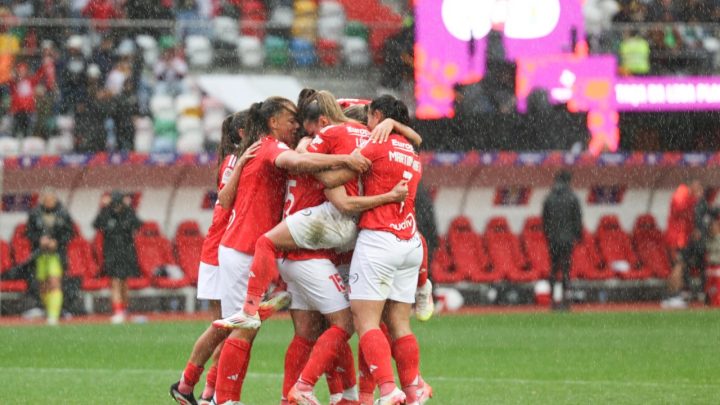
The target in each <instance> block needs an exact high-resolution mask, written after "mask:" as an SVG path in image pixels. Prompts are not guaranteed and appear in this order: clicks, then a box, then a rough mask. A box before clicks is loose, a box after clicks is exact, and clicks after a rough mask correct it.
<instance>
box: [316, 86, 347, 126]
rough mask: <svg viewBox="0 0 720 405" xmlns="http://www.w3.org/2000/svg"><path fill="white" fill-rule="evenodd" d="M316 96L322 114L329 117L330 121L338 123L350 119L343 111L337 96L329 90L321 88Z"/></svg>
mask: <svg viewBox="0 0 720 405" xmlns="http://www.w3.org/2000/svg"><path fill="white" fill-rule="evenodd" d="M314 98H315V100H316V101H317V103H318V107H319V108H320V114H322V115H324V116H325V117H327V119H328V120H330V122H332V123H335V124H338V123H344V122H349V121H350V118H348V117H346V116H345V114H344V113H343V111H342V109H341V108H340V104H338V102H337V99H335V96H333V94H332V93H330V92H329V91H326V90H320V91H318V92H317V93H316V94H315V96H314Z"/></svg>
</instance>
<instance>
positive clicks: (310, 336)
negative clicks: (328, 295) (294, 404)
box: [282, 286, 323, 403]
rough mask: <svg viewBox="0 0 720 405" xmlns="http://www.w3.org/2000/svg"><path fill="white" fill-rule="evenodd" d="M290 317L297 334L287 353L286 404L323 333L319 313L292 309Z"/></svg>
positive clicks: (284, 387)
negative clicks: (316, 342)
mask: <svg viewBox="0 0 720 405" xmlns="http://www.w3.org/2000/svg"><path fill="white" fill-rule="evenodd" d="M288 287H289V286H288ZM291 294H292V292H291ZM293 305H295V300H293ZM299 306H303V305H299ZM290 316H291V317H292V320H293V326H294V328H295V334H294V336H293V339H292V340H291V341H290V344H289V345H288V348H287V351H286V352H285V372H284V374H283V386H282V400H283V401H285V402H287V398H288V393H289V392H290V390H291V389H292V387H293V386H294V385H295V383H296V382H297V380H298V378H300V373H302V370H303V368H304V367H305V364H307V361H308V359H309V358H310V353H311V352H312V349H313V346H314V345H315V341H316V340H317V338H318V337H319V336H320V334H321V333H322V329H321V328H319V327H318V326H319V325H323V317H322V314H320V313H319V312H317V311H310V310H307V309H291V310H290ZM287 403H289V402H287Z"/></svg>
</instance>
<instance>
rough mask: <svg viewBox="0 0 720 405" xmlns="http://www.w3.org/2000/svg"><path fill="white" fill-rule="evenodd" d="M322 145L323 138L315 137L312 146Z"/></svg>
mask: <svg viewBox="0 0 720 405" xmlns="http://www.w3.org/2000/svg"><path fill="white" fill-rule="evenodd" d="M321 143H323V140H322V138H320V137H319V136H317V135H315V137H314V138H313V140H312V143H311V144H312V145H320V144H321Z"/></svg>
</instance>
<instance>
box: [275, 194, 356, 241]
mask: <svg viewBox="0 0 720 405" xmlns="http://www.w3.org/2000/svg"><path fill="white" fill-rule="evenodd" d="M285 223H286V224H287V226H288V229H289V230H290V235H292V237H293V240H294V241H295V243H296V244H297V245H298V246H299V247H301V248H303V249H308V250H319V249H337V250H338V251H340V252H345V251H348V250H351V249H352V248H353V246H354V245H355V240H356V239H357V233H358V229H357V218H356V217H353V216H349V215H345V214H343V213H342V212H340V211H338V209H337V208H335V206H334V205H332V203H330V202H328V201H326V202H324V203H322V204H320V205H318V206H315V207H312V208H307V209H304V210H302V211H298V212H296V213H294V214H292V215H290V216H289V217H286V218H285Z"/></svg>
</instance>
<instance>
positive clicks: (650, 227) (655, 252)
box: [632, 214, 671, 278]
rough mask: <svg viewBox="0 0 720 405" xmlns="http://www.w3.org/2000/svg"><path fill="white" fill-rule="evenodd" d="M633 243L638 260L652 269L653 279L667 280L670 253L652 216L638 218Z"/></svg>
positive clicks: (634, 228) (669, 267)
mask: <svg viewBox="0 0 720 405" xmlns="http://www.w3.org/2000/svg"><path fill="white" fill-rule="evenodd" d="M632 243H633V246H634V247H635V251H636V252H637V255H638V258H639V259H640V261H641V262H642V263H643V264H644V265H645V267H647V268H649V269H650V272H651V274H652V276H653V277H657V278H667V277H668V276H669V275H670V269H671V264H670V256H669V252H668V249H667V246H666V245H665V240H664V239H663V235H662V232H660V229H658V227H657V223H656V222H655V218H654V217H653V216H652V215H650V214H646V215H641V216H639V217H637V219H636V220H635V226H634V227H633V233H632Z"/></svg>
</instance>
